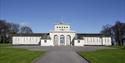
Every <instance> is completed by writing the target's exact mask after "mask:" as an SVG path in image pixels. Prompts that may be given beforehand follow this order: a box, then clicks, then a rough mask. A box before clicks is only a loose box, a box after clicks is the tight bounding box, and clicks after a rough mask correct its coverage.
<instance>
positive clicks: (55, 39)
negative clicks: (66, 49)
mask: <svg viewBox="0 0 125 63" xmlns="http://www.w3.org/2000/svg"><path fill="white" fill-rule="evenodd" d="M54 45H58V36H57V35H54Z"/></svg>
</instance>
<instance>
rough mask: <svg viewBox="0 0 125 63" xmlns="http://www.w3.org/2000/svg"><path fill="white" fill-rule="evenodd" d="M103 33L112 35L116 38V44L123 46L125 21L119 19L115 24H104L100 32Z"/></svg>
mask: <svg viewBox="0 0 125 63" xmlns="http://www.w3.org/2000/svg"><path fill="white" fill-rule="evenodd" d="M100 33H102V34H103V35H108V36H111V37H112V39H115V42H116V45H119V46H122V45H123V39H125V38H124V37H125V23H121V22H120V21H117V22H116V23H115V24H114V25H112V26H111V25H105V26H103V29H102V31H101V32H100Z"/></svg>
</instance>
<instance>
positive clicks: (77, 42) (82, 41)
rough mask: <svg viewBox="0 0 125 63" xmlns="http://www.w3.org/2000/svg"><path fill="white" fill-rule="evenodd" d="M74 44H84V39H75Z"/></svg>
mask: <svg viewBox="0 0 125 63" xmlns="http://www.w3.org/2000/svg"><path fill="white" fill-rule="evenodd" d="M74 46H84V40H74Z"/></svg>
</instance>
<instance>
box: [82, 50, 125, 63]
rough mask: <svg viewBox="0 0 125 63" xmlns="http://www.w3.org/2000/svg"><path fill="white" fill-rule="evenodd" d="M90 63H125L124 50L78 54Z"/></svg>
mask: <svg viewBox="0 0 125 63" xmlns="http://www.w3.org/2000/svg"><path fill="white" fill-rule="evenodd" d="M80 55H81V56H82V57H84V58H86V59H87V60H89V61H90V62H91V63H125V49H124V48H118V49H104V50H97V51H92V52H80Z"/></svg>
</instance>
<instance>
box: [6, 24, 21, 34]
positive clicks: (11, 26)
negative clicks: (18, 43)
mask: <svg viewBox="0 0 125 63" xmlns="http://www.w3.org/2000/svg"><path fill="white" fill-rule="evenodd" d="M8 26H9V33H11V34H16V33H18V32H19V24H15V23H9V25H8Z"/></svg>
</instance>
